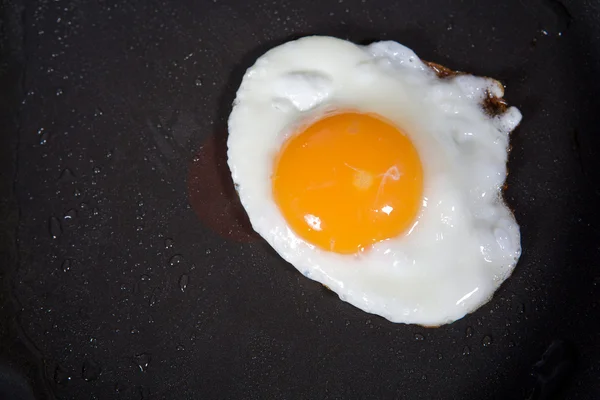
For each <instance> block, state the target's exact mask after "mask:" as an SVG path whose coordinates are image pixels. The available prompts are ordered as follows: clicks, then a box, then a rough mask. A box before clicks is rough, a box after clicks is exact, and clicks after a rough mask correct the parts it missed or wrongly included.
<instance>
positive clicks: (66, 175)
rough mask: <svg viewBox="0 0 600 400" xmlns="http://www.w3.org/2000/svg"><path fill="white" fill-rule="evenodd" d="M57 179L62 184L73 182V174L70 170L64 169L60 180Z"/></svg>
mask: <svg viewBox="0 0 600 400" xmlns="http://www.w3.org/2000/svg"><path fill="white" fill-rule="evenodd" d="M58 179H60V180H61V181H63V182H71V181H74V180H75V174H73V171H71V169H70V168H65V169H63V170H62V172H61V173H60V178H58Z"/></svg>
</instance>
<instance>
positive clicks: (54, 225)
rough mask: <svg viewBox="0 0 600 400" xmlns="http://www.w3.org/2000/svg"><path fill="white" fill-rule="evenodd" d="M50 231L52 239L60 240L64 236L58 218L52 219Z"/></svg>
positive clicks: (49, 224)
mask: <svg viewBox="0 0 600 400" xmlns="http://www.w3.org/2000/svg"><path fill="white" fill-rule="evenodd" d="M48 230H49V231H50V237H52V239H58V238H59V237H60V235H61V234H62V225H61V224H60V221H59V220H58V218H56V217H50V220H49V221H48Z"/></svg>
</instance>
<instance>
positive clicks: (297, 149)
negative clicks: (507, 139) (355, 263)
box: [272, 112, 423, 254]
mask: <svg viewBox="0 0 600 400" xmlns="http://www.w3.org/2000/svg"><path fill="white" fill-rule="evenodd" d="M272 184H273V195H274V197H275V201H276V203H277V205H278V206H279V209H280V210H281V212H282V214H283V216H284V218H285V219H286V221H287V223H288V224H289V226H290V227H291V228H292V230H293V231H294V232H295V233H296V234H297V235H298V236H300V237H301V238H303V239H304V240H306V241H307V242H309V243H311V244H313V245H316V246H318V247H320V248H323V249H326V250H330V251H334V252H336V253H344V254H348V253H356V252H358V251H362V250H363V249H364V248H365V247H368V246H370V245H372V244H373V243H376V242H379V241H381V240H385V239H389V238H392V237H395V236H398V235H399V234H401V233H402V232H404V231H405V230H407V229H408V228H409V227H410V226H411V225H412V224H413V221H414V220H415V218H416V215H417V212H418V211H419V208H420V206H421V197H422V192H423V170H422V167H421V161H420V160H419V155H418V153H417V151H416V149H415V147H414V146H413V144H412V143H411V141H410V140H409V139H408V137H406V136H405V135H404V134H403V133H402V132H401V131H400V130H399V129H398V128H396V127H395V126H393V125H391V124H390V123H389V122H386V121H385V120H383V119H382V118H380V117H378V116H376V115H373V114H360V113H356V112H345V113H340V114H334V115H331V116H327V117H325V118H323V119H321V120H318V121H316V122H315V123H313V124H312V125H309V126H307V127H304V129H303V130H302V131H300V132H297V133H296V134H295V135H293V136H292V137H291V138H290V139H288V140H287V141H286V142H285V143H284V145H283V147H282V149H281V151H280V153H279V154H278V156H277V158H276V160H275V168H274V174H273V176H272Z"/></svg>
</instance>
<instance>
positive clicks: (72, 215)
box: [63, 208, 77, 220]
mask: <svg viewBox="0 0 600 400" xmlns="http://www.w3.org/2000/svg"><path fill="white" fill-rule="evenodd" d="M76 217H77V210H76V209H74V208H71V209H70V210H69V211H67V212H66V213H65V215H64V216H63V219H66V220H73V219H75V218H76Z"/></svg>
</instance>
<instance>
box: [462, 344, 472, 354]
mask: <svg viewBox="0 0 600 400" xmlns="http://www.w3.org/2000/svg"><path fill="white" fill-rule="evenodd" d="M462 354H463V356H468V355H469V354H471V349H470V348H469V346H465V347H464V348H463V352H462Z"/></svg>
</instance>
